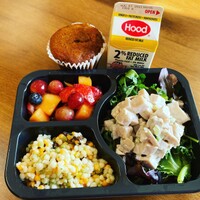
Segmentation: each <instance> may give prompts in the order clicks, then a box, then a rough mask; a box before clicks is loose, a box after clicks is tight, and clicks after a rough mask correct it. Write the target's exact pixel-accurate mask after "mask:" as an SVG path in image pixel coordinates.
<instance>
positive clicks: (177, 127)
mask: <svg viewBox="0 0 200 200" xmlns="http://www.w3.org/2000/svg"><path fill="white" fill-rule="evenodd" d="M172 128H173V135H174V136H175V137H176V138H177V139H178V141H180V140H181V137H182V136H183V133H184V129H185V127H184V126H183V125H181V124H178V123H176V122H175V123H174V124H173V125H172Z"/></svg>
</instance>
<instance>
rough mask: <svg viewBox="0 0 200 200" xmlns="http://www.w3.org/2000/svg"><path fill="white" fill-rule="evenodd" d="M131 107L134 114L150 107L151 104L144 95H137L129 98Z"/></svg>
mask: <svg viewBox="0 0 200 200" xmlns="http://www.w3.org/2000/svg"><path fill="white" fill-rule="evenodd" d="M131 107H132V110H133V111H134V112H135V113H136V114H140V113H142V112H143V111H145V110H147V109H150V108H152V107H153V105H152V104H151V102H150V101H148V99H146V98H145V97H144V96H142V95H137V96H136V97H135V98H134V99H132V100H131Z"/></svg>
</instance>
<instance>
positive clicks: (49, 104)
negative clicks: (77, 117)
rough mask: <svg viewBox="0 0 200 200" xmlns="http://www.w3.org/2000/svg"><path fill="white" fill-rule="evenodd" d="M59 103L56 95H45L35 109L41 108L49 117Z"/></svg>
mask: <svg viewBox="0 0 200 200" xmlns="http://www.w3.org/2000/svg"><path fill="white" fill-rule="evenodd" d="M60 101H61V99H60V97H59V96H58V95H56V94H49V93H46V94H44V95H43V96H42V103H41V104H39V105H38V106H37V107H36V109H38V108H41V109H42V110H43V111H44V112H45V113H46V114H47V115H48V116H51V115H52V113H53V112H54V110H55V109H56V107H57V105H58V104H59V102H60Z"/></svg>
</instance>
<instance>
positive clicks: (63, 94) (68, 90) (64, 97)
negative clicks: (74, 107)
mask: <svg viewBox="0 0 200 200" xmlns="http://www.w3.org/2000/svg"><path fill="white" fill-rule="evenodd" d="M72 92H75V88H74V87H73V86H68V87H66V88H64V89H63V90H62V91H61V92H60V93H59V96H60V98H61V101H62V102H63V103H67V101H68V97H69V95H70V94H71V93H72Z"/></svg>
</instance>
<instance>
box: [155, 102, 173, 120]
mask: <svg viewBox="0 0 200 200" xmlns="http://www.w3.org/2000/svg"><path fill="white" fill-rule="evenodd" d="M153 115H155V116H157V117H158V118H162V119H163V121H164V122H169V121H170V110H169V107H168V106H163V107H161V108H158V110H156V111H155V112H154V113H153Z"/></svg>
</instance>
